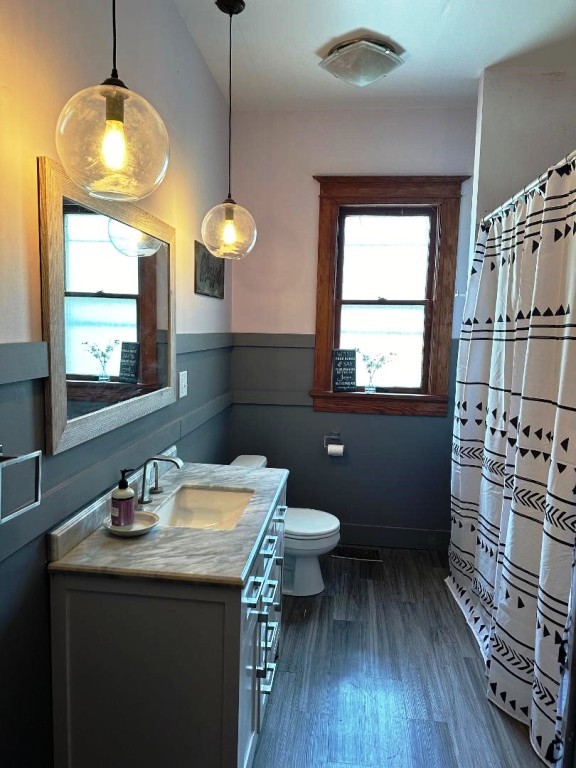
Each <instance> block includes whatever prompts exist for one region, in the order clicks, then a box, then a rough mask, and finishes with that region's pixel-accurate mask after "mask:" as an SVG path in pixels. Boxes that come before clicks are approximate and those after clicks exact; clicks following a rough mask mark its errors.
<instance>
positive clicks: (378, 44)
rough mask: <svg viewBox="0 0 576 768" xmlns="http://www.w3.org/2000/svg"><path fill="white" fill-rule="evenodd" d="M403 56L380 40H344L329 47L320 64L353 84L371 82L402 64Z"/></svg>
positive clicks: (362, 84) (361, 84)
mask: <svg viewBox="0 0 576 768" xmlns="http://www.w3.org/2000/svg"><path fill="white" fill-rule="evenodd" d="M403 63H404V61H403V59H401V58H400V56H398V54H397V53H396V52H395V51H394V50H392V48H391V47H390V46H389V45H387V44H386V43H383V42H382V41H381V40H374V39H369V38H359V39H356V40H345V41H344V42H342V43H338V45H335V46H334V47H333V48H331V49H330V51H329V52H328V55H327V56H326V57H325V58H323V59H322V61H321V62H320V66H321V67H323V68H324V69H325V70H326V71H327V72H330V74H331V75H334V77H338V78H340V80H345V81H346V82H347V83H351V84H352V85H360V86H364V85H370V83H373V82H375V81H376V80H380V78H381V77H384V76H385V75H387V74H389V73H390V72H392V70H394V69H396V68H397V67H399V66H400V65H401V64H403Z"/></svg>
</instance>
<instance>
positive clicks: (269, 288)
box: [232, 108, 476, 334]
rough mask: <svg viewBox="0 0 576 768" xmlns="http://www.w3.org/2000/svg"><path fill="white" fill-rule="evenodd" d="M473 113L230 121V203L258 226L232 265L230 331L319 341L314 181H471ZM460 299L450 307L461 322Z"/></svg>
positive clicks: (463, 271)
mask: <svg viewBox="0 0 576 768" xmlns="http://www.w3.org/2000/svg"><path fill="white" fill-rule="evenodd" d="M475 119H476V110H475V109H438V110H435V109H409V108H407V109H382V110H365V111H314V112H312V111H310V112H273V113H260V112H258V113H256V112H246V113H241V114H238V115H237V116H236V117H235V127H234V149H233V158H234V160H233V163H234V166H233V174H234V182H233V194H234V196H235V198H236V200H237V201H238V203H240V204H242V205H245V206H246V207H247V208H248V209H249V210H250V212H251V213H252V215H253V216H254V218H255V219H256V224H257V226H258V241H257V243H256V246H255V249H254V251H253V252H252V253H251V254H250V255H249V256H248V257H246V258H245V259H243V260H242V261H240V262H237V263H235V264H234V265H233V278H232V330H233V331H235V332H238V333H296V334H310V333H314V332H315V315H316V261H317V242H318V232H317V230H318V184H317V182H316V181H314V179H313V176H314V175H315V174H366V175H369V174H372V175H410V174H419V175H442V174H444V175H450V174H452V175H471V174H472V169H473V162H474V141H475ZM470 190H471V182H466V184H465V185H464V188H463V198H462V210H461V226H460V238H459V256H458V263H459V271H458V275H457V281H456V285H457V291H458V292H464V290H465V288H466V280H467V263H468V247H469V239H470V238H469V221H470V205H471V193H470ZM462 301H463V299H462V298H459V299H458V300H457V301H456V302H455V305H456V306H455V321H456V323H458V322H459V317H460V314H461V311H462Z"/></svg>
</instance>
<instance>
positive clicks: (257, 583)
mask: <svg viewBox="0 0 576 768" xmlns="http://www.w3.org/2000/svg"><path fill="white" fill-rule="evenodd" d="M263 586H264V579H263V578H262V576H251V577H250V578H249V579H248V585H247V587H246V594H245V595H244V602H245V603H246V605H258V600H260V595H261V594H262V587H263Z"/></svg>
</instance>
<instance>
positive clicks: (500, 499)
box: [447, 158, 576, 766]
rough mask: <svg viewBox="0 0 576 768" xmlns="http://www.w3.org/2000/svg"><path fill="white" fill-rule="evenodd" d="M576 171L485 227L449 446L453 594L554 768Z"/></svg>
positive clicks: (499, 697) (551, 176)
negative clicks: (518, 288) (450, 462)
mask: <svg viewBox="0 0 576 768" xmlns="http://www.w3.org/2000/svg"><path fill="white" fill-rule="evenodd" d="M575 170H576V163H575V158H570V159H569V161H563V162H562V163H559V164H558V165H557V166H555V167H554V168H551V169H550V170H549V172H548V173H547V175H546V179H545V180H544V181H542V182H540V183H539V184H538V185H536V186H534V187H533V188H532V189H530V191H529V192H528V193H524V194H522V195H521V196H519V198H517V199H516V200H515V201H513V203H512V204H511V205H510V206H508V207H507V208H506V209H505V210H502V211H500V212H498V213H497V214H495V215H493V216H492V217H491V218H489V219H486V220H484V221H483V222H482V223H481V226H480V229H479V233H478V242H477V245H476V249H475V257H474V262H473V267H472V270H471V273H470V281H469V286H468V294H467V300H466V306H465V308H464V313H463V319H462V326H461V332H460V339H459V342H460V352H459V364H458V376H457V382H456V398H455V410H454V434H453V445H452V496H451V498H452V505H451V506H452V510H451V520H452V536H451V542H450V548H449V562H450V576H449V578H448V579H447V584H448V586H449V587H450V589H451V591H452V594H453V596H454V598H455V600H456V601H457V603H458V605H459V606H460V608H461V610H462V611H463V613H464V615H465V616H466V619H467V621H468V623H469V625H470V626H471V628H472V630H473V632H474V635H475V637H476V639H477V641H478V644H479V647H480V649H481V651H482V654H483V656H484V659H485V661H486V669H487V675H488V698H489V699H490V701H491V702H493V703H494V704H495V705H497V706H498V707H500V708H501V709H503V710H504V711H506V712H507V713H508V714H509V715H511V716H512V717H515V718H517V719H519V720H521V721H522V722H525V723H527V724H528V725H529V728H530V739H531V743H532V745H533V747H534V749H535V750H536V751H537V753H538V755H539V757H540V758H541V759H542V760H543V761H544V763H546V764H547V765H549V766H553V765H555V764H556V762H557V759H558V757H559V755H560V754H561V752H562V746H563V745H562V732H561V715H562V710H561V704H562V702H561V700H560V698H559V690H560V681H561V677H562V673H563V669H564V665H563V662H562V658H563V656H564V657H565V641H564V638H565V631H566V625H567V621H568V597H569V581H570V578H569V574H568V575H567V574H566V572H565V571H564V572H562V571H561V569H562V568H566V563H568V564H571V563H572V560H573V556H574V542H575V539H576V502H575V501H574V497H575V496H576V440H572V435H573V434H576V386H574V385H573V384H572V382H573V381H576V344H575V343H574V339H576V315H573V313H572V307H573V306H574V302H575V301H576V296H575V295H573V291H575V290H576V288H573V287H572V286H576V172H575ZM556 275H558V277H557V278H556V279H555V276H556ZM519 285H521V286H522V290H521V291H520V292H518V291H517V290H515V287H516V286H519ZM568 569H569V566H568ZM493 662H494V663H493Z"/></svg>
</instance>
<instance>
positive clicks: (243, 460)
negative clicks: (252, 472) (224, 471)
mask: <svg viewBox="0 0 576 768" xmlns="http://www.w3.org/2000/svg"><path fill="white" fill-rule="evenodd" d="M267 464H268V460H267V459H266V456H257V455H256V454H252V453H244V454H242V455H241V456H237V457H236V458H235V459H234V461H231V462H230V466H231V467H243V468H244V469H261V468H262V467H265V466H266V465H267Z"/></svg>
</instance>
